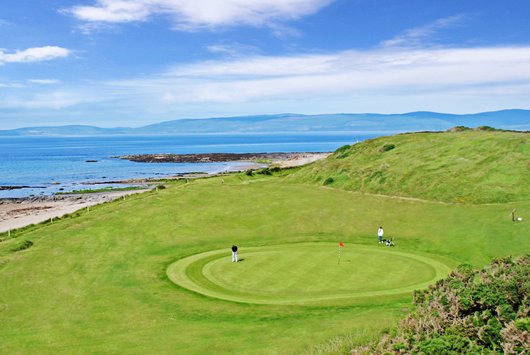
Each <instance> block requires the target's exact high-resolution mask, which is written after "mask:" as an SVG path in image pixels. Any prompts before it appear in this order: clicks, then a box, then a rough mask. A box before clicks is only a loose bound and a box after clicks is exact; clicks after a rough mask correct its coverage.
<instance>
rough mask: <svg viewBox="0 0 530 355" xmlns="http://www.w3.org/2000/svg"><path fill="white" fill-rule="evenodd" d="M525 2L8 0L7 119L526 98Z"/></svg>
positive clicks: (452, 108)
mask: <svg viewBox="0 0 530 355" xmlns="http://www.w3.org/2000/svg"><path fill="white" fill-rule="evenodd" d="M529 18H530V2H528V1H525V0H504V1H497V0H445V1H433V0H432V1H428V0H402V1H395V0H47V1H42V0H17V1H3V2H2V3H1V4H0V129H9V128H16V127H23V126H38V125H63V124H91V125H98V126H104V127H112V126H140V125H145V124H149V123H154V122H160V121H164V120H172V119H179V118H197V117H217V116H231V115H247V114H248V115H250V114H267V113H283V112H296V113H308V114H310V113H336V112H352V113H358V112H377V113H397V112H410V111H419V110H429V111H439V112H451V113H468V112H481V111H490V110H499V109H507V108H524V109H530V21H528V19H529Z"/></svg>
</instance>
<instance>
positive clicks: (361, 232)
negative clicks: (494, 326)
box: [0, 148, 530, 353]
mask: <svg viewBox="0 0 530 355" xmlns="http://www.w3.org/2000/svg"><path fill="white" fill-rule="evenodd" d="M396 149H397V148H396ZM223 179H224V184H222V183H221V178H211V179H204V180H196V181H191V182H190V183H188V184H178V183H175V184H171V183H170V184H167V188H166V189H165V190H161V191H159V192H149V193H144V194H140V195H136V196H132V197H130V198H129V199H127V200H125V201H122V200H120V201H116V202H113V203H108V204H104V205H100V206H97V207H94V208H92V209H91V211H90V214H86V213H83V214H81V215H80V216H79V217H76V218H68V219H62V220H60V221H58V222H56V223H53V224H46V225H43V226H41V227H39V228H32V229H30V230H28V231H27V232H24V233H22V234H20V235H18V234H17V236H18V237H17V238H14V239H12V240H6V241H4V242H2V243H0V255H3V256H2V257H1V258H0V285H1V288H2V292H1V293H0V318H1V319H2V322H0V352H3V353H13V352H19V353H20V352H22V353H27V352H58V353H71V352H83V353H86V352H105V353H108V352H120V353H123V352H134V353H140V352H150V353H160V352H174V351H176V349H180V350H181V351H186V352H188V353H205V352H208V353H211V352H216V353H228V352H243V353H278V352H281V353H299V352H304V351H315V352H319V351H321V350H319V349H341V348H342V346H343V345H344V344H347V345H344V346H351V344H362V343H365V342H367V341H369V340H372V339H374V338H375V337H377V336H378V335H379V334H380V332H381V331H383V330H384V329H387V328H388V327H391V326H393V325H394V324H395V323H396V322H397V320H398V319H399V318H400V317H402V316H403V315H404V314H405V313H406V311H407V310H408V308H409V304H410V300H411V296H410V295H409V294H400V295H393V296H388V297H380V298H379V299H378V300H377V301H374V302H371V301H370V299H368V300H367V301H366V302H358V303H349V302H338V303H335V304H332V305H330V304H325V303H324V304H316V305H289V306H285V305H257V304H248V303H235V302H229V301H225V300H220V299H216V298H211V297H207V296H204V295H201V294H197V293H194V292H191V291H189V290H187V289H185V288H181V287H179V286H177V285H175V284H174V283H172V282H171V281H170V280H169V279H168V278H167V276H166V268H167V267H168V266H169V265H170V264H172V263H173V262H174V261H176V260H178V259H180V258H183V257H186V256H190V255H194V254H198V253H203V252H207V251H211V250H219V249H226V248H229V247H230V246H231V245H232V243H237V244H238V245H239V246H240V247H241V248H242V253H243V251H244V248H247V247H248V248H250V247H260V246H267V245H278V244H284V243H298V242H330V243H337V242H338V241H339V240H340V241H343V242H345V243H346V244H347V245H348V244H351V243H354V244H358V245H367V246H370V245H375V246H377V247H379V245H377V244H376V243H377V242H376V239H377V237H376V230H377V227H378V226H379V225H383V226H384V228H385V231H386V234H387V235H388V236H393V237H394V238H395V240H396V244H397V246H396V247H395V249H394V250H396V251H399V252H404V253H409V254H423V253H425V254H430V255H435V257H434V258H435V259H437V260H439V261H441V262H443V263H444V264H447V265H449V266H452V267H453V266H456V265H457V264H460V263H463V262H467V263H472V264H475V265H477V266H481V265H484V264H486V263H487V262H489V261H490V260H491V258H493V257H495V256H500V255H507V254H521V253H524V252H528V251H529V250H530V241H529V240H528V238H526V236H527V235H528V234H529V232H530V228H529V227H528V224H527V223H524V222H523V223H513V222H511V219H510V211H511V210H512V209H513V208H514V207H515V206H517V210H518V211H519V212H520V213H525V211H529V210H530V202H519V203H517V204H502V205H453V206H450V205H444V204H438V203H431V202H421V201H407V200H400V199H394V198H386V197H381V196H370V195H365V194H360V193H353V192H345V191H341V190H337V189H330V188H325V187H320V186H316V185H303V184H302V185H299V184H294V183H293V182H292V181H290V180H289V179H286V178H278V177H269V176H262V175H260V176H257V177H247V176H245V175H238V176H224V177H223ZM22 239H24V240H31V241H32V242H33V243H34V245H33V246H32V247H31V248H29V249H27V250H22V251H18V252H16V253H12V252H9V250H10V249H11V248H12V246H14V245H15V244H16V243H18V240H22ZM381 247H382V246H381ZM382 248H384V247H382ZM242 257H243V254H242ZM242 265H243V264H242ZM379 266H380V272H381V273H385V272H388V265H386V264H385V265H383V264H382V265H379ZM341 342H342V343H341ZM319 344H320V345H319ZM341 344H343V345H341Z"/></svg>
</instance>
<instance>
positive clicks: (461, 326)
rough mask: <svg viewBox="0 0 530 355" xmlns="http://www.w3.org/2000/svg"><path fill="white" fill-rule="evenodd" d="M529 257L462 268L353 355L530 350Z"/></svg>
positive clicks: (419, 295) (418, 295) (422, 294)
mask: <svg viewBox="0 0 530 355" xmlns="http://www.w3.org/2000/svg"><path fill="white" fill-rule="evenodd" d="M528 275H530V256H528V255H527V256H524V257H521V258H520V259H518V260H514V259H512V258H510V257H507V258H502V259H497V260H494V261H493V262H492V264H491V265H490V266H487V267H485V268H483V269H482V270H480V271H475V270H473V268H472V267H471V266H469V265H462V266H460V267H459V268H458V269H457V270H455V271H454V272H453V273H452V274H451V275H450V276H449V277H447V278H446V279H444V280H441V281H439V282H438V283H436V285H435V286H431V288H430V289H429V290H427V291H420V292H416V293H415V296H414V305H415V310H414V311H413V313H411V315H409V316H408V317H407V318H406V319H405V320H403V321H402V323H401V326H400V328H399V329H398V330H397V331H396V332H395V333H394V334H391V335H387V336H386V337H384V338H383V339H382V340H381V341H380V342H379V343H378V344H376V345H375V346H373V347H365V348H359V349H357V350H355V351H354V353H360V354H363V353H369V354H373V353H383V354H385V353H400V354H401V353H407V354H409V353H424V354H453V353H454V354H463V353H476V354H487V353H505V354H523V353H527V352H528V351H530V304H529V302H530V299H529V292H530V279H529V278H528Z"/></svg>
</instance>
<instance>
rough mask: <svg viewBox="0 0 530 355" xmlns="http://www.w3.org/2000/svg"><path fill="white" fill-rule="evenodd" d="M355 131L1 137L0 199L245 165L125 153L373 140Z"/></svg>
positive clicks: (330, 147)
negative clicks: (151, 159)
mask: <svg viewBox="0 0 530 355" xmlns="http://www.w3.org/2000/svg"><path fill="white" fill-rule="evenodd" d="M375 136H376V135H373V134H371V135H370V134H359V133H358V132H351V133H349V132H318V133H294V134H293V133H284V134H282V133H275V134H197V135H192V134H187V135H171V136H98V137H43V136H38V137H29V136H24V137H0V168H1V174H0V186H19V187H21V186H24V188H20V189H11V190H5V189H4V190H2V189H1V188H0V198H18V197H33V196H44V195H53V194H56V193H59V192H69V191H74V190H83V189H99V188H104V187H117V186H121V187H123V185H119V184H116V183H115V182H116V181H121V180H128V179H137V178H163V177H170V176H175V175H178V174H186V173H192V172H203V173H209V174H215V173H220V172H226V171H237V170H241V169H244V166H245V165H248V163H245V162H225V163H136V162H131V161H127V160H122V159H117V158H116V156H120V155H127V154H154V153H174V154H192V153H275V152H331V151H334V150H335V149H337V148H339V147H341V146H343V145H345V144H352V143H356V142H359V141H362V140H365V139H369V138H373V137H375Z"/></svg>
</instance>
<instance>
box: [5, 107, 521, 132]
mask: <svg viewBox="0 0 530 355" xmlns="http://www.w3.org/2000/svg"><path fill="white" fill-rule="evenodd" d="M459 125H462V126H469V127H476V126H493V127H497V128H503V129H510V130H530V110H503V111H495V112H484V113H476V114H466V115H454V114H445V113H436V112H410V113H404V114H373V113H360V114H351V113H341V114H322V115H299V114H279V115H260V116H241V117H219V118H206V119H180V120H174V121H167V122H162V123H157V124H152V125H148V126H144V127H138V128H127V127H121V128H99V127H93V126H82V125H77V126H60V127H29V128H19V129H14V130H6V131H0V136H38V135H55V136H62V135H64V136H72V135H73V136H85V135H87V136H88V135H167V134H190V133H197V134H201V133H273V132H324V131H362V132H376V133H397V132H412V131H439V130H446V129H448V128H450V127H453V126H459Z"/></svg>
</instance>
